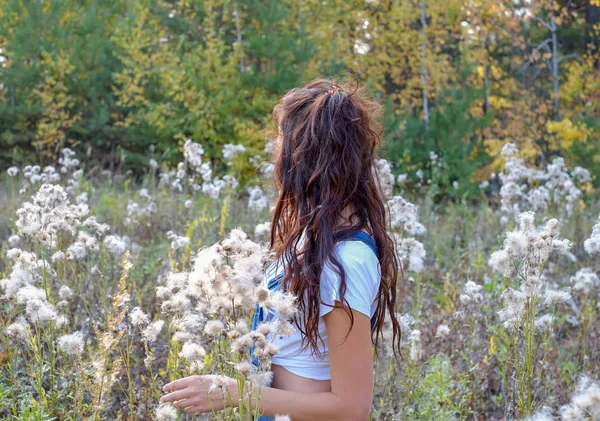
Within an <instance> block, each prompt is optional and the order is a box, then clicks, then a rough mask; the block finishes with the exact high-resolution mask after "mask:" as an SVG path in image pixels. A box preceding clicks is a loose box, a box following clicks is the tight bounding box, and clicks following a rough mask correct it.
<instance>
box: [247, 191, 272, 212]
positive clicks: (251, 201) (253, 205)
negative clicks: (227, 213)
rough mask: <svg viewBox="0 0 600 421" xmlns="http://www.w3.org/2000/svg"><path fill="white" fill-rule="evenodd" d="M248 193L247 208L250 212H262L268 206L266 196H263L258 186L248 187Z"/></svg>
mask: <svg viewBox="0 0 600 421" xmlns="http://www.w3.org/2000/svg"><path fill="white" fill-rule="evenodd" d="M248 193H249V195H250V197H249V198H248V208H249V209H251V210H252V211H254V212H257V213H258V212H262V211H263V209H265V208H266V207H267V206H268V205H269V203H268V200H267V196H265V194H264V193H263V191H262V189H261V188H260V187H259V186H254V187H249V188H248Z"/></svg>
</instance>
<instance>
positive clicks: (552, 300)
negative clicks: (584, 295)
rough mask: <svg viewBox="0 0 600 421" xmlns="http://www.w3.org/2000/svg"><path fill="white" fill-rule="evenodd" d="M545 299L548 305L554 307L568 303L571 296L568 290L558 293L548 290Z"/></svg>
mask: <svg viewBox="0 0 600 421" xmlns="http://www.w3.org/2000/svg"><path fill="white" fill-rule="evenodd" d="M544 297H545V299H546V301H545V303H546V305H549V306H553V305H557V304H560V303H564V302H567V301H568V300H569V299H570V298H571V294H570V293H569V292H568V291H566V290H563V291H558V290H553V289H548V288H547V289H546V291H545V295H544Z"/></svg>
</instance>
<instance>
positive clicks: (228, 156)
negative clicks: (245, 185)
mask: <svg viewBox="0 0 600 421" xmlns="http://www.w3.org/2000/svg"><path fill="white" fill-rule="evenodd" d="M245 151H246V148H245V147H244V145H234V144H231V143H228V144H226V145H224V146H223V158H225V160H226V161H229V162H228V163H229V164H231V160H232V159H233V157H234V156H235V155H236V154H238V153H242V152H245Z"/></svg>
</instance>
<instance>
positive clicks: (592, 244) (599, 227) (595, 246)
mask: <svg viewBox="0 0 600 421" xmlns="http://www.w3.org/2000/svg"><path fill="white" fill-rule="evenodd" d="M583 247H584V248H585V251H586V252H587V253H588V254H596V253H600V217H598V221H596V224H595V225H594V227H593V228H592V235H591V236H590V238H588V239H587V240H585V241H584V243H583Z"/></svg>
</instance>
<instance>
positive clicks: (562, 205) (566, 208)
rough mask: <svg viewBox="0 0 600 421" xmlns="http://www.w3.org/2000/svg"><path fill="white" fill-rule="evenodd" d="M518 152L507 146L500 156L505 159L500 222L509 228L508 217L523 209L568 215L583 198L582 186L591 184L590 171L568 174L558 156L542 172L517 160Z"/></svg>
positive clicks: (580, 168) (575, 169) (501, 188)
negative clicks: (554, 211) (550, 211)
mask: <svg viewBox="0 0 600 421" xmlns="http://www.w3.org/2000/svg"><path fill="white" fill-rule="evenodd" d="M518 154H519V149H518V148H517V147H516V146H515V145H514V144H513V143H506V144H505V145H504V147H503V148H502V151H501V155H502V157H503V158H504V159H505V164H504V171H502V172H501V173H499V174H498V179H499V181H500V184H501V187H500V192H499V195H500V202H501V206H500V209H499V211H500V214H501V215H502V219H501V223H502V224H503V225H505V226H506V225H507V223H508V218H509V216H513V215H514V216H517V215H519V214H520V213H521V209H523V208H528V209H532V210H534V211H545V210H547V209H549V208H552V209H553V210H556V211H557V212H560V214H561V215H563V214H564V216H569V215H570V214H571V213H572V212H573V209H574V208H575V206H576V205H577V203H578V202H579V198H580V196H581V195H582V187H584V186H585V185H586V183H589V182H590V181H591V175H590V172H589V171H588V170H586V169H585V168H582V167H575V168H573V170H572V171H570V172H569V170H568V168H567V166H566V164H565V161H564V159H563V158H561V157H556V158H554V159H553V160H552V162H551V163H549V164H548V165H547V166H546V167H545V168H543V169H537V168H534V167H529V166H527V165H526V163H525V160H524V159H522V158H519V157H518Z"/></svg>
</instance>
